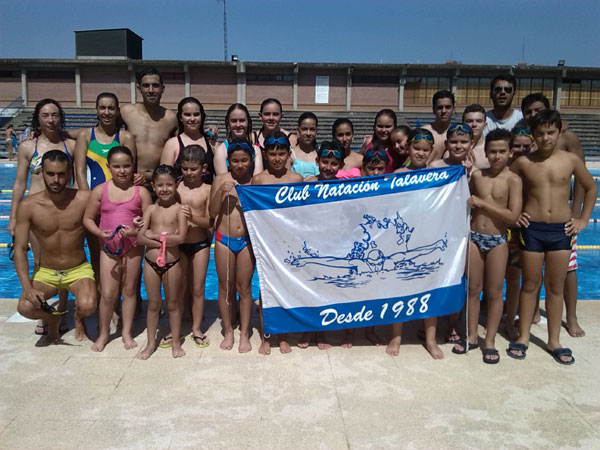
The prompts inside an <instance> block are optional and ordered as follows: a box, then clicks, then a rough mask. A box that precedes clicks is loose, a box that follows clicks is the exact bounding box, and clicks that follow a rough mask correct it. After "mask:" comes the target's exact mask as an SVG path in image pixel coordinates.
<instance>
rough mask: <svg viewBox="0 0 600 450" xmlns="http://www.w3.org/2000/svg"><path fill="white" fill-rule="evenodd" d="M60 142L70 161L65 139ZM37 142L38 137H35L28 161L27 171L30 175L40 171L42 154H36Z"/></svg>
mask: <svg viewBox="0 0 600 450" xmlns="http://www.w3.org/2000/svg"><path fill="white" fill-rule="evenodd" d="M62 143H63V145H64V147H65V154H66V155H67V158H69V161H70V162H72V161H71V154H70V153H69V151H68V150H67V144H66V143H65V141H62ZM37 144H38V138H35V148H34V149H33V155H31V160H30V161H29V173H31V174H32V175H37V174H39V173H40V172H41V171H42V156H43V155H39V154H38V151H37Z"/></svg>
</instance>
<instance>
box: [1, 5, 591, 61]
mask: <svg viewBox="0 0 600 450" xmlns="http://www.w3.org/2000/svg"><path fill="white" fill-rule="evenodd" d="M225 1H226V6H227V31H228V32H227V40H228V55H229V56H231V55H232V54H236V55H238V58H239V59H240V60H245V61H286V62H291V61H295V62H352V63H433V64H439V63H444V62H445V61H446V60H456V61H460V62H462V63H463V64H502V65H504V64H511V65H512V64H517V63H518V62H521V61H523V60H524V61H525V62H527V63H528V64H537V65H550V66H554V65H556V64H557V61H558V60H559V59H564V60H566V65H567V66H594V67H598V66H600V39H598V28H600V1H598V0H572V1H568V2H567V1H564V0H560V1H559V0H520V1H515V0H495V1H491V0H453V1H447V0H440V1H433V0H420V1H417V0H361V1H359V0H300V1H294V0H225ZM104 28H130V29H131V30H132V31H134V32H135V33H137V34H138V35H140V36H141V37H142V38H143V39H144V40H143V57H144V59H159V60H161V59H175V60H211V61H220V60H223V59H224V48H223V47H224V46H223V0H101V1H99V0H10V1H7V0H0V58H74V57H75V35H74V31H75V30H89V29H104ZM523 50H524V51H523ZM523 53H524V59H523Z"/></svg>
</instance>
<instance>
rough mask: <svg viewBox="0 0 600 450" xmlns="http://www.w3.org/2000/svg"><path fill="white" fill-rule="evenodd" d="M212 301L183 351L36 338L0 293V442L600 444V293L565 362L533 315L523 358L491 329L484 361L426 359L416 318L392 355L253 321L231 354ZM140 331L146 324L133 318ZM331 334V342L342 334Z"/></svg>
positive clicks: (6, 445)
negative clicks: (175, 355) (494, 350)
mask: <svg viewBox="0 0 600 450" xmlns="http://www.w3.org/2000/svg"><path fill="white" fill-rule="evenodd" d="M215 303H216V302H208V305H207V313H206V316H207V317H206V321H205V323H204V326H205V327H208V335H209V337H210V339H211V345H210V346H209V347H208V348H205V349H199V348H197V347H195V346H194V343H193V342H192V341H191V340H190V338H189V336H188V337H187V338H186V340H185V343H184V345H183V347H184V349H185V351H186V352H187V355H186V356H185V357H183V358H180V359H178V360H173V359H172V358H171V356H170V353H171V352H170V350H169V349H158V350H157V352H156V353H155V354H154V355H152V357H151V358H150V359H149V360H148V361H139V360H137V359H135V353H136V351H135V350H130V351H126V350H124V349H123V346H122V345H121V342H120V340H119V339H115V340H113V341H112V342H109V344H108V346H107V348H106V349H105V351H104V352H102V353H93V352H92V351H90V349H89V346H90V342H89V341H88V342H84V343H81V342H78V341H76V340H75V338H74V335H73V331H72V330H71V331H69V332H67V333H66V334H65V335H64V336H63V339H64V343H63V344H62V345H53V346H49V347H48V346H46V347H44V346H40V345H41V344H42V343H43V338H42V339H40V338H39V337H38V336H35V335H34V333H33V330H34V325H33V323H32V322H28V321H27V322H25V321H24V319H20V318H19V316H17V315H16V314H15V311H16V300H14V299H0V330H1V333H2V339H1V341H0V352H1V355H2V357H1V360H0V361H1V362H0V380H2V381H1V383H0V448H3V449H13V448H19V449H32V448H36V449H40V448H52V449H96V448H98V449H104V448H140V449H151V448H160V449H163V448H164V449H167V448H168V449H180V448H209V449H220V448H224V449H242V448H249V449H316V448H322V449H347V448H351V449H363V448H377V449H379V448H411V449H421V448H422V449H432V448H452V449H454V448H515V449H518V448H544V449H552V448H586V449H587V448H598V447H599V443H600V389H598V374H599V373H600V352H599V351H598V347H599V346H600V301H581V302H580V304H579V308H578V310H579V316H580V318H581V322H582V325H583V326H584V328H585V330H586V332H587V336H586V337H584V338H572V337H570V336H568V334H567V333H566V332H564V331H563V333H562V334H561V336H562V344H563V345H564V346H570V347H571V348H572V349H573V353H574V356H575V358H576V360H577V361H576V363H575V364H574V365H572V366H561V365H559V364H557V363H556V362H555V361H554V360H553V359H552V357H551V356H550V355H549V354H548V353H546V352H545V351H544V347H543V342H544V340H545V336H546V327H545V325H544V322H543V321H542V323H540V324H537V325H534V326H533V328H532V333H533V335H534V336H535V338H534V339H532V342H531V344H530V348H529V351H528V353H527V358H526V359H525V360H524V361H517V360H514V359H511V358H509V357H508V356H506V353H505V351H504V349H505V348H506V345H507V342H506V340H505V338H504V337H501V336H499V337H498V339H497V347H498V349H499V350H500V356H501V360H500V363H499V364H497V365H487V364H483V363H482V360H481V352H480V351H479V350H474V351H471V352H469V354H468V355H454V354H452V353H451V352H450V348H451V345H450V344H441V347H442V349H443V350H444V353H445V355H446V357H445V359H443V360H440V361H434V360H433V359H431V358H430V357H429V356H428V354H427V352H426V351H425V349H424V348H423V346H422V344H421V342H420V341H419V340H418V339H417V337H416V329H417V325H416V324H414V323H410V324H407V325H406V326H405V333H404V343H403V345H402V347H401V349H400V356H398V357H391V356H388V355H387V354H386V353H385V347H383V346H382V347H374V346H372V345H368V344H367V342H366V341H364V340H363V339H357V340H356V342H355V345H354V346H353V347H352V349H343V348H340V347H339V346H335V347H332V348H331V349H329V350H318V349H317V348H316V347H315V346H314V345H313V346H311V347H310V348H308V349H305V350H301V349H298V348H296V347H294V348H293V351H292V352H291V353H290V354H288V355H281V354H280V353H279V351H278V349H277V348H274V349H273V352H272V354H271V355H270V356H267V357H265V356H261V355H259V354H258V353H257V351H256V349H257V348H258V344H259V337H258V333H257V332H256V329H254V333H253V335H252V339H251V340H252V345H253V346H254V349H253V351H252V352H251V353H249V354H245V355H240V354H238V352H237V351H235V350H234V351H229V352H227V351H223V350H220V349H219V348H218V343H219V342H220V322H219V320H218V319H216V308H215V306H216V305H215ZM542 307H543V305H542ZM164 323H165V321H164V319H161V324H162V325H164ZM253 324H254V325H255V324H256V315H254V317H253ZM187 326H188V328H189V324H187ZM443 327H444V324H443V323H442V324H441V326H440V329H442V328H443ZM88 328H89V329H90V330H93V329H94V328H95V318H90V319H88ZM135 328H136V329H137V330H138V331H139V332H142V331H143V329H144V320H143V319H138V320H136V323H135ZM481 330H482V329H481ZM359 334H360V333H357V336H358V335H359ZM480 334H481V332H480ZM296 339H297V335H291V338H290V341H291V342H292V343H295V342H296ZM137 340H138V343H140V344H143V343H144V342H145V335H144V334H142V335H140V336H139V337H138V338H137ZM331 340H332V342H335V343H336V344H337V343H339V333H334V336H333V337H332V339H331ZM442 341H443V340H442V338H441V337H440V339H439V342H440V343H441V342H442ZM234 348H235V347H234Z"/></svg>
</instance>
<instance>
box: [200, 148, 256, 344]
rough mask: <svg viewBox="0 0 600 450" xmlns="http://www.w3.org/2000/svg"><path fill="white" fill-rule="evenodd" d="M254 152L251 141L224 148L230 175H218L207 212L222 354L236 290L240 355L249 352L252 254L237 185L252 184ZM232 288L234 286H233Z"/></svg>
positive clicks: (228, 335)
mask: <svg viewBox="0 0 600 450" xmlns="http://www.w3.org/2000/svg"><path fill="white" fill-rule="evenodd" d="M254 155H255V149H254V148H253V146H252V144H251V143H250V141H248V140H247V139H244V138H234V139H233V140H232V141H231V142H230V143H229V145H228V148H227V160H228V162H229V167H230V171H229V172H226V173H223V174H221V175H217V177H216V178H215V180H214V182H213V184H212V188H211V192H210V204H209V212H210V217H211V218H213V219H214V220H215V229H216V232H215V241H216V242H215V252H214V254H215V265H216V268H217V277H218V279H219V294H218V304H219V313H220V315H221V322H222V326H223V333H224V338H223V341H222V342H221V344H220V347H221V348H222V349H223V350H231V349H232V348H233V342H234V336H233V327H232V322H231V305H230V299H229V298H230V296H231V292H232V291H233V290H234V289H237V292H238V295H239V299H240V344H239V347H238V350H239V352H240V353H246V352H249V351H250V350H252V346H251V345H250V335H249V332H250V330H249V329H250V313H251V310H252V291H251V286H250V284H251V282H252V273H253V272H254V254H253V253H252V249H251V247H250V238H249V237H248V230H247V229H246V223H245V222H244V217H243V215H242V211H241V207H240V204H239V199H238V196H237V193H236V191H235V187H234V186H235V185H236V184H250V182H251V181H252V158H253V157H254ZM234 285H235V286H234Z"/></svg>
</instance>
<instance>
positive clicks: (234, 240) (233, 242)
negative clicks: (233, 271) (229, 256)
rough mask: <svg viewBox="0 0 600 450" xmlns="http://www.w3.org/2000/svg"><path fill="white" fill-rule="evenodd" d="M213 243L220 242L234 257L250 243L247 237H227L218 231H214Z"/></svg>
mask: <svg viewBox="0 0 600 450" xmlns="http://www.w3.org/2000/svg"><path fill="white" fill-rule="evenodd" d="M215 241H217V242H220V243H221V244H223V245H224V246H225V247H227V248H228V249H229V250H231V251H232V252H233V253H235V254H236V255H237V254H238V253H239V252H241V251H242V250H243V249H244V247H246V246H247V245H248V244H249V243H250V240H249V239H248V236H227V235H226V234H223V233H219V232H218V231H215Z"/></svg>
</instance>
